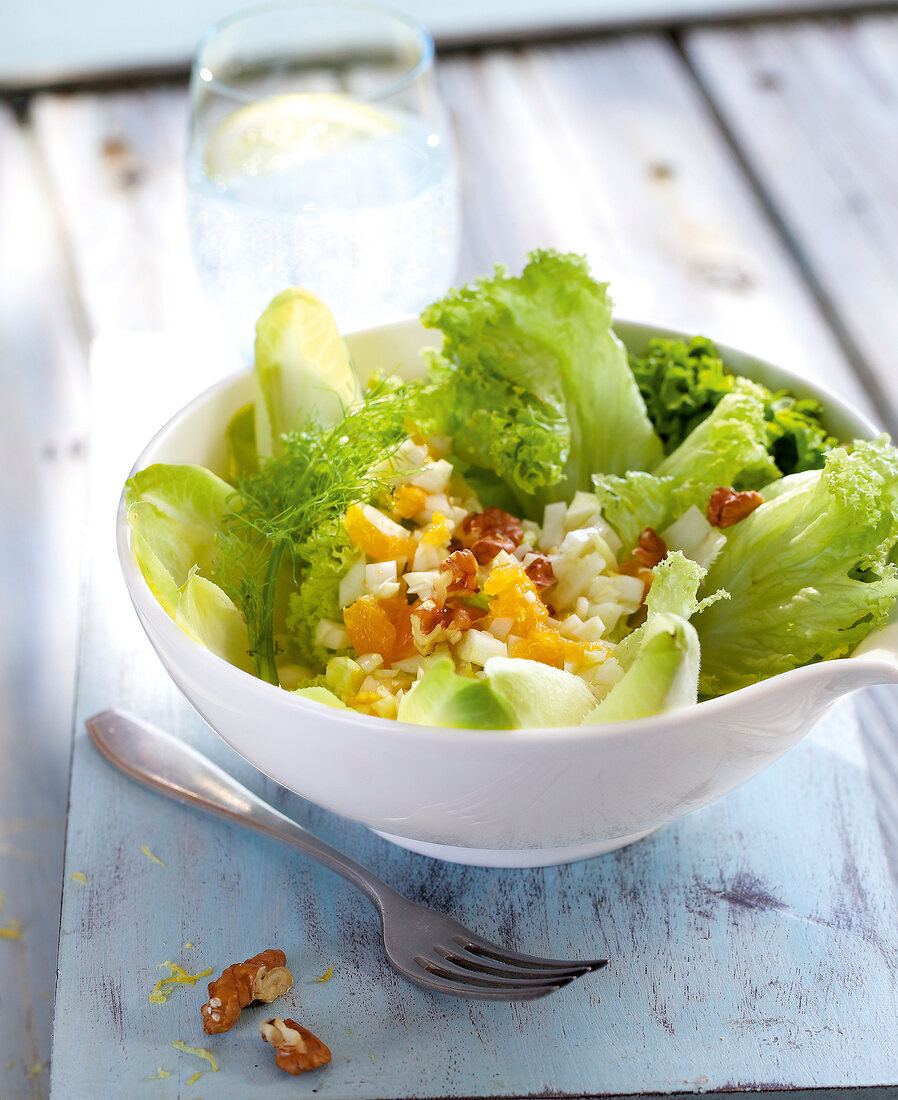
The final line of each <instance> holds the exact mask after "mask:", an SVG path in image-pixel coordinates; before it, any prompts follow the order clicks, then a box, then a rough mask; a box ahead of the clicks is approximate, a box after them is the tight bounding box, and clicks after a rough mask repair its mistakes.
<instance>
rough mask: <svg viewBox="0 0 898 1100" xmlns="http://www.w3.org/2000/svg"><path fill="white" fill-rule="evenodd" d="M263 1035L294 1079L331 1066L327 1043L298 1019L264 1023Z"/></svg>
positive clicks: (278, 1061) (275, 1058)
mask: <svg viewBox="0 0 898 1100" xmlns="http://www.w3.org/2000/svg"><path fill="white" fill-rule="evenodd" d="M259 1033H260V1034H261V1036H262V1038H263V1039H264V1040H265V1042H266V1043H271V1045H272V1046H273V1047H274V1060H275V1064H276V1065H277V1067H278V1069H282V1070H283V1071H284V1072H285V1073H290V1074H292V1075H293V1076H294V1077H298V1076H299V1074H300V1073H305V1072H306V1071H307V1070H310V1069H317V1068H318V1066H324V1065H327V1063H328V1062H329V1061H330V1060H331V1052H330V1051H329V1050H328V1049H327V1047H326V1046H325V1045H324V1043H322V1041H321V1040H320V1039H319V1038H318V1037H317V1036H316V1035H313V1034H312V1033H311V1031H308V1030H307V1029H306V1028H304V1027H302V1025H301V1024H298V1023H297V1022H296V1021H295V1020H281V1019H279V1018H278V1017H277V1016H274V1017H272V1019H270V1020H266V1021H265V1022H264V1023H262V1024H260V1026H259Z"/></svg>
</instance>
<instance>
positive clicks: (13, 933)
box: [0, 920, 22, 940]
mask: <svg viewBox="0 0 898 1100" xmlns="http://www.w3.org/2000/svg"><path fill="white" fill-rule="evenodd" d="M21 938H22V922H21V921H17V920H11V921H7V922H6V927H5V928H0V939H2V940H20V939H21Z"/></svg>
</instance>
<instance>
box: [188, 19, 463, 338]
mask: <svg viewBox="0 0 898 1100" xmlns="http://www.w3.org/2000/svg"><path fill="white" fill-rule="evenodd" d="M187 177H188V196H189V198H188V219H189V225H190V234H191V243H192V247H193V253H194V259H195V262H196V266H197V270H198V273H199V276H200V280H201V282H202V284H203V287H204V289H205V291H206V293H207V295H208V297H209V298H210V299H211V301H212V302H213V303H214V304H215V305H217V306H218V307H219V310H220V313H221V316H222V318H223V320H224V322H225V323H226V324H227V325H228V326H230V328H231V330H232V332H233V334H234V335H235V337H236V339H237V342H238V344H239V345H241V346H243V347H244V348H245V347H248V346H250V345H251V341H252V338H253V330H254V323H255V320H256V318H257V317H258V315H259V314H260V313H261V312H262V310H263V309H264V308H265V306H266V305H267V304H268V302H269V301H270V300H271V298H272V297H274V295H276V294H277V293H279V292H280V291H281V290H283V289H284V288H285V287H287V286H303V287H305V288H306V289H308V290H311V291H313V292H314V293H315V294H317V295H318V296H319V297H320V298H322V299H323V300H324V302H325V303H326V304H327V305H328V306H329V307H330V309H331V311H332V312H333V314H334V316H335V318H336V320H337V323H338V325H339V326H340V327H341V329H343V330H344V331H348V330H350V329H355V328H361V327H364V326H367V325H370V324H373V323H377V322H381V321H386V320H389V319H392V318H394V317H397V316H401V315H407V314H409V313H415V312H418V311H419V310H420V309H421V308H422V307H423V306H425V305H426V304H427V303H428V302H430V301H432V300H433V299H434V298H436V297H438V296H439V295H440V294H441V293H442V292H444V291H445V290H446V288H447V287H448V286H449V284H450V283H451V281H452V279H453V275H454V269H455V263H456V252H457V243H458V232H459V228H458V222H459V217H458V186H457V179H456V168H455V159H454V155H453V148H452V140H451V133H450V129H449V125H448V121H447V115H446V111H445V109H444V106H443V103H442V101H441V99H440V95H439V90H438V87H437V83H436V75H435V72H434V51H433V42H432V40H431V38H430V35H429V34H428V33H427V31H426V30H424V28H423V27H421V26H419V25H418V24H417V23H416V22H414V21H413V20H412V19H409V18H407V17H406V16H405V15H402V14H400V13H398V12H394V11H391V10H389V9H386V8H380V7H376V6H373V5H369V4H365V3H356V2H354V0H321V2H319V0H292V2H288V3H276V4H271V5H269V6H265V7H259V8H254V9H252V10H250V11H247V12H244V13H241V14H237V15H233V16H231V17H229V18H227V19H225V20H223V21H222V22H220V23H218V24H217V25H216V26H213V27H212V28H210V29H209V30H208V31H207V32H206V34H205V35H204V37H203V39H202V41H201V42H200V45H199V47H198V49H197V54H196V58H195V61H194V66H193V72H192V76H191V84H190V133H189V143H188V167H187Z"/></svg>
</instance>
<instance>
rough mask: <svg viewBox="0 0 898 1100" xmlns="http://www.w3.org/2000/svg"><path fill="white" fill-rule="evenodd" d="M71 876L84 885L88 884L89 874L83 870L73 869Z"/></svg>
mask: <svg viewBox="0 0 898 1100" xmlns="http://www.w3.org/2000/svg"><path fill="white" fill-rule="evenodd" d="M69 878H70V879H74V881H75V882H80V883H81V885H82V886H87V875H86V874H85V873H84V872H83V871H72V873H71V874H70V875H69Z"/></svg>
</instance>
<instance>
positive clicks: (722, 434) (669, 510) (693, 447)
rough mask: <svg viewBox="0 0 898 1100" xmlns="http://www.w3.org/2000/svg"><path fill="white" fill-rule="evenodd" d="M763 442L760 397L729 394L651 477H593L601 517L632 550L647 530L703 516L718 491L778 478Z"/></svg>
mask: <svg viewBox="0 0 898 1100" xmlns="http://www.w3.org/2000/svg"><path fill="white" fill-rule="evenodd" d="M765 439H766V427H765V420H764V408H763V405H762V403H761V401H760V400H759V399H758V397H757V396H756V395H755V394H754V393H752V392H750V390H748V389H747V388H746V389H743V390H741V391H739V392H734V393H730V394H727V395H726V396H725V397H724V398H723V399H722V400H721V401H720V402H719V403H718V404H717V406H716V407H715V408H714V410H713V411H712V412H711V414H710V415H709V416H708V417H707V418H706V419H705V420H703V421H702V422H701V423H700V424H699V425H698V426H697V427H696V428H695V429H694V430H693V431H692V432H691V433H690V434H689V435H688V436H687V437H686V439H684V440H683V442H682V443H681V444H680V446H679V447H677V449H676V450H675V451H673V452H672V453H671V454H670V455H668V456H667V457H666V458H665V459H664V460H663V461H662V462H661V463H659V464H658V465H657V466H656V467H655V469H654V470H652V472H651V473H647V472H646V471H644V470H634V471H631V472H630V473H627V474H625V475H624V476H609V475H607V474H598V475H596V476H595V477H593V485H594V488H595V493H596V496H597V497H598V498H599V501H600V503H601V505H602V515H603V517H604V518H605V519H606V520H607V521H608V523H610V524H611V526H612V527H613V528H614V530H615V531H616V532H617V535H618V537H619V538H620V540H621V542H622V543H623V545H624V547H625V549H626V550H630V549H632V547H634V546H635V545H636V542H637V540H638V538H639V535H640V533H641V532H642V531H643V530H644V529H645V528H646V527H651V528H653V529H654V530H655V531H657V532H659V533H660V532H661V531H663V530H664V529H665V528H666V527H669V526H670V524H671V523H673V521H674V520H676V519H678V518H679V517H680V516H681V515H683V513H684V512H686V511H687V510H688V509H689V508H690V507H693V506H694V507H696V508H698V509H699V511H701V512H702V513H704V512H705V510H706V508H707V504H708V499H709V497H710V496H711V494H712V493H713V492H714V490H715V489H716V488H717V487H718V486H720V485H724V486H729V487H734V488H737V489H740V490H741V489H745V488H753V487H757V486H759V485H765V484H767V483H769V482H771V481H773V480H774V479H776V478H779V476H780V474H779V470H778V469H777V467H776V465H775V464H774V462H773V460H772V459H771V458H770V456H769V455H768V454H767V450H766V445H765Z"/></svg>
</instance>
